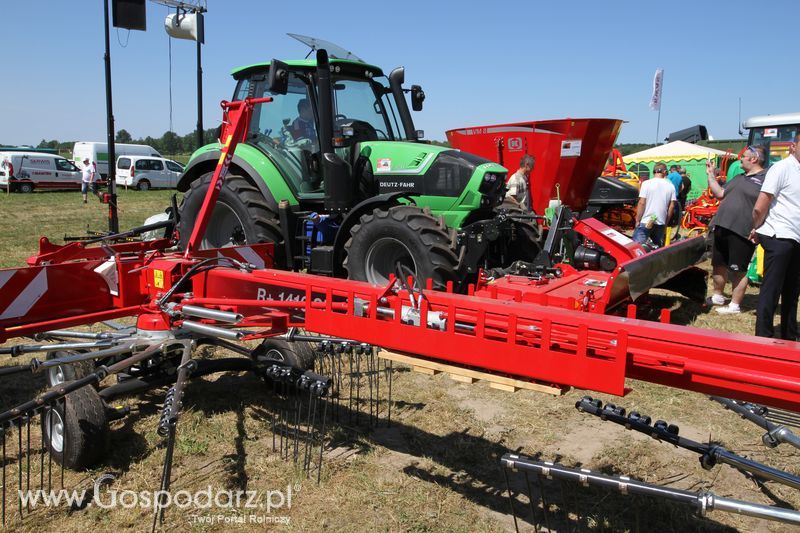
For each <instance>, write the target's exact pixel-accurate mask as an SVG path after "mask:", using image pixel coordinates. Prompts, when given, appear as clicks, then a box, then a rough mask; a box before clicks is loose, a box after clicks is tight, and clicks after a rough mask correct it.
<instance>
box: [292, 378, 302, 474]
mask: <svg viewBox="0 0 800 533" xmlns="http://www.w3.org/2000/svg"><path fill="white" fill-rule="evenodd" d="M301 411H302V405H301V404H300V393H299V392H298V393H297V394H296V395H295V399H294V463H295V464H297V449H298V444H299V440H300V412H301Z"/></svg>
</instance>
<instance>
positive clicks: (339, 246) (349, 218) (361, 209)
mask: <svg viewBox="0 0 800 533" xmlns="http://www.w3.org/2000/svg"><path fill="white" fill-rule="evenodd" d="M411 194H412V193H411V192H409V191H398V192H389V193H384V194H379V195H377V196H373V197H371V198H367V199H366V200H364V201H362V202H360V203H358V204H356V205H355V207H353V209H351V210H350V212H348V213H347V215H346V216H345V217H344V220H342V224H341V226H339V231H338V232H337V233H336V238H335V239H334V241H333V253H334V258H335V259H336V261H335V263H334V264H335V265H336V266H335V268H336V269H338V270H337V272H336V274H335V275H336V276H343V275H344V269H343V268H342V266H341V265H342V260H343V259H344V257H342V253H343V252H344V245H345V243H347V240H348V239H349V238H350V228H352V227H353V226H355V225H356V223H358V221H359V219H360V218H361V215H363V214H365V213H369V212H371V211H372V210H373V209H375V208H376V207H380V206H383V205H396V204H397V203H398V200H400V199H401V198H406V199H408V200H411V202H412V203H414V201H413V200H412V199H411Z"/></svg>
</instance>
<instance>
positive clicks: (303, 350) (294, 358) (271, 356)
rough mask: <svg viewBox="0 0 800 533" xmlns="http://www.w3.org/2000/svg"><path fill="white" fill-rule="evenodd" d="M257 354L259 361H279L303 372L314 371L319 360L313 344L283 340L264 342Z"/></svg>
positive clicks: (267, 340)
mask: <svg viewBox="0 0 800 533" xmlns="http://www.w3.org/2000/svg"><path fill="white" fill-rule="evenodd" d="M255 354H256V358H257V360H258V361H261V362H263V361H277V362H280V363H285V364H287V365H290V366H293V367H295V368H302V369H303V370H313V369H314V361H315V360H316V358H317V352H316V350H314V345H313V344H312V343H310V342H301V341H294V342H287V341H284V340H281V339H266V340H264V342H262V343H261V345H259V347H258V349H257V351H256V353H255Z"/></svg>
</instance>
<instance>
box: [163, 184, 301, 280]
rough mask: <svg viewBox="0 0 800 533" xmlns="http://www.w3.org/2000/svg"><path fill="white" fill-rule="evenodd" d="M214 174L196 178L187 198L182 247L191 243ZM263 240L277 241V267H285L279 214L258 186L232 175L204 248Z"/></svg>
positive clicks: (182, 211) (181, 227)
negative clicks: (274, 210)
mask: <svg viewBox="0 0 800 533" xmlns="http://www.w3.org/2000/svg"><path fill="white" fill-rule="evenodd" d="M212 175H213V174H212V173H211V172H209V173H207V174H205V175H203V176H202V177H201V178H199V179H197V180H195V181H193V182H192V184H191V186H190V187H189V190H188V191H186V195H185V196H184V197H183V202H182V203H181V207H180V215H181V217H180V223H179V224H178V232H179V233H180V242H181V246H182V247H185V246H186V243H187V242H189V237H190V236H191V234H192V228H193V227H194V224H195V222H196V220H197V215H198V214H199V213H200V207H201V206H202V205H203V199H204V198H205V196H206V192H208V186H209V184H210V183H211V177H212ZM259 242H272V243H275V266H276V267H278V268H280V267H283V266H284V265H283V263H284V262H285V261H283V260H282V257H283V255H284V254H283V253H282V251H283V246H282V243H283V236H282V234H281V230H280V227H279V223H278V217H277V215H276V214H275V213H274V212H273V211H272V210H271V209H270V208H269V206H268V205H267V203H266V202H265V201H264V198H263V196H262V195H261V193H260V192H259V190H258V189H257V188H256V187H255V186H254V185H252V184H250V183H248V181H247V180H246V179H245V178H243V177H241V176H236V175H229V176H228V177H227V178H226V179H225V183H224V184H223V186H222V189H220V191H219V198H218V199H217V204H216V206H214V212H213V213H212V215H211V220H210V222H209V224H208V228H207V229H206V234H205V236H204V237H203V241H202V243H201V246H200V247H201V248H222V247H225V246H235V245H241V244H255V243H259Z"/></svg>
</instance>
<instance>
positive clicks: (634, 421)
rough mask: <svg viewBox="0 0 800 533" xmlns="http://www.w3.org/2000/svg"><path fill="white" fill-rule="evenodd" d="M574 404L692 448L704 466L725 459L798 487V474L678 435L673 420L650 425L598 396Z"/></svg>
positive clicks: (758, 473) (757, 473) (736, 465)
mask: <svg viewBox="0 0 800 533" xmlns="http://www.w3.org/2000/svg"><path fill="white" fill-rule="evenodd" d="M575 407H576V408H577V409H578V410H579V411H581V412H584V413H589V414H592V415H595V416H597V417H599V418H601V419H602V420H607V421H610V422H614V423H615V424H619V425H621V426H624V427H625V428H626V429H630V430H634V431H638V432H639V433H644V434H645V435H648V436H650V437H652V438H654V439H656V440H662V441H666V442H669V443H670V444H674V445H675V446H678V447H680V448H684V449H686V450H690V451H693V452H695V453H697V454H699V455H700V464H701V465H702V466H703V468H705V469H707V470H709V469H711V468H712V467H714V466H715V465H716V464H717V463H725V464H728V465H730V466H732V467H734V468H737V469H739V470H743V471H745V472H749V473H750V474H752V475H755V476H757V477H760V478H763V479H769V480H771V481H776V482H778V483H782V484H784V485H787V486H789V487H792V488H794V489H798V490H800V477H798V476H793V475H791V474H789V473H787V472H784V471H783V470H778V469H776V468H772V467H770V466H767V465H764V464H761V463H759V462H756V461H753V460H751V459H747V458H746V457H742V456H741V455H737V454H735V453H733V452H730V451H728V450H727V449H725V448H724V447H723V446H720V445H718V444H703V443H699V442H696V441H693V440H691V439H687V438H684V437H681V436H679V435H678V432H679V428H678V426H676V425H674V424H667V423H666V422H664V421H663V420H658V421H656V423H655V424H653V425H650V417H648V416H642V415H640V414H639V413H637V412H635V411H633V412H631V413H630V414H628V416H625V409H623V408H622V407H617V406H616V405H614V404H606V405H605V406H603V404H602V402H600V400H594V399H592V398H590V397H588V396H584V397H583V398H582V399H581V400H580V401H578V402H577V403H576V404H575Z"/></svg>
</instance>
